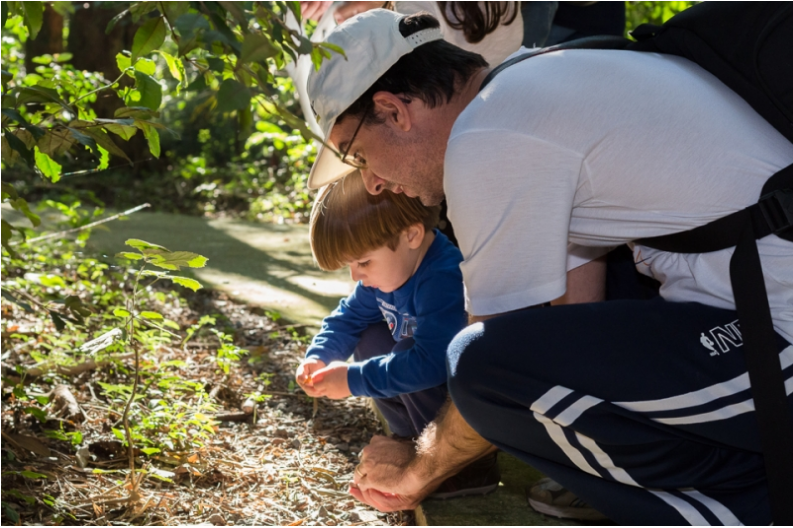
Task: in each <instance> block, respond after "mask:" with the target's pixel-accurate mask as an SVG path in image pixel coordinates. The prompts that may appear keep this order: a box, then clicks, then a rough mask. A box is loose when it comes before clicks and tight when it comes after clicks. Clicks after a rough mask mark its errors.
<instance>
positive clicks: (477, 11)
mask: <svg viewBox="0 0 793 528" xmlns="http://www.w3.org/2000/svg"><path fill="white" fill-rule="evenodd" d="M332 3H333V2H301V3H300V5H301V9H302V10H303V16H304V17H305V18H318V17H320V16H321V15H322V14H323V13H324V12H325V11H326V10H327V9H328V7H330V4H332ZM382 7H385V8H389V9H393V10H394V11H396V12H397V13H402V14H404V15H412V14H415V13H419V12H426V13H429V14H431V15H432V16H433V17H435V18H436V19H438V20H439V21H440V23H441V25H440V29H441V33H442V34H443V38H444V39H445V40H446V41H448V42H450V43H451V44H454V45H455V46H459V47H461V48H463V49H465V50H468V51H471V52H473V53H478V54H480V55H482V56H483V57H484V58H485V60H486V61H487V62H488V64H491V65H497V64H500V63H501V62H502V61H503V60H504V59H506V58H507V57H508V56H509V55H511V54H512V53H514V52H515V51H517V50H518V49H519V48H520V46H521V43H522V42H523V20H522V18H521V13H520V2H340V5H339V6H338V7H337V8H336V11H335V12H334V13H333V16H334V18H335V19H336V22H337V23H338V24H341V23H342V22H344V21H345V20H347V19H349V18H351V17H353V16H355V15H358V14H360V13H363V12H365V11H369V10H371V9H376V8H382Z"/></svg>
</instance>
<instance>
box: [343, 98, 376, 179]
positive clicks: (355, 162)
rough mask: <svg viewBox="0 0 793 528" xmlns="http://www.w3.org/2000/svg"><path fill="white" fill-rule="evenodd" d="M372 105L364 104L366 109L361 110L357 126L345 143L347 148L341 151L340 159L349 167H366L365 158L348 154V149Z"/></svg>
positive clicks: (349, 149)
mask: <svg viewBox="0 0 793 528" xmlns="http://www.w3.org/2000/svg"><path fill="white" fill-rule="evenodd" d="M372 106H373V105H371V104H370V105H367V106H366V109H365V110H364V111H363V115H362V116H361V120H360V121H359V122H358V126H357V127H355V132H353V133H352V137H351V138H350V142H349V143H347V148H346V149H344V152H342V153H341V161H342V162H343V163H346V164H347V165H349V166H350V167H355V168H356V169H359V170H361V169H365V168H366V160H364V159H359V158H357V157H356V155H355V154H353V155H352V156H350V151H351V150H352V144H353V143H354V142H355V138H356V137H357V136H358V132H359V131H360V130H361V127H362V126H363V122H364V121H366V118H367V117H368V116H369V111H370V110H371V109H372Z"/></svg>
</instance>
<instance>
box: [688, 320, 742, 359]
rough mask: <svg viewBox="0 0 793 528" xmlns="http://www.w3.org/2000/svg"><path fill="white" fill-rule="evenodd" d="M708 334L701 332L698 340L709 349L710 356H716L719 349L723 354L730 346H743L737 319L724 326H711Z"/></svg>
mask: <svg viewBox="0 0 793 528" xmlns="http://www.w3.org/2000/svg"><path fill="white" fill-rule="evenodd" d="M708 334H709V335H705V333H704V332H702V333H701V334H700V338H699V342H700V343H702V346H704V347H705V348H707V349H708V350H709V351H710V355H711V356H718V355H719V351H721V353H722V354H725V353H727V352H729V351H730V347H733V348H738V347H740V346H743V336H742V335H741V325H740V323H739V322H738V319H736V320H735V321H733V322H731V323H729V324H726V325H724V326H717V327H715V328H711V329H710V331H709V332H708ZM717 347H718V350H717Z"/></svg>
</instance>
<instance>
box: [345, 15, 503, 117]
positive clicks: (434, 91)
mask: <svg viewBox="0 0 793 528" xmlns="http://www.w3.org/2000/svg"><path fill="white" fill-rule="evenodd" d="M437 27H440V24H439V23H438V20H437V19H435V18H434V17H433V16H431V15H429V14H427V13H417V14H415V15H410V16H408V17H405V18H403V19H402V20H401V21H400V22H399V32H400V33H401V34H402V36H403V37H408V36H410V35H412V34H413V33H416V32H418V31H421V30H422V29H431V28H437ZM487 66H488V64H487V61H486V60H485V59H484V58H483V57H482V56H481V55H478V54H476V53H471V52H470V51H465V50H463V49H460V48H458V47H457V46H454V45H452V44H449V43H448V42H446V41H445V40H436V41H433V42H429V43H427V44H422V45H421V46H419V47H417V48H416V49H414V50H413V51H412V52H411V53H408V54H407V55H403V56H402V57H401V58H400V59H399V60H398V61H397V62H396V63H395V64H394V65H393V66H391V68H389V70H388V71H387V72H385V73H384V74H383V75H382V76H381V77H380V78H379V79H377V81H375V83H374V84H373V85H372V86H371V87H370V88H369V89H368V90H366V92H364V94H363V95H362V96H361V97H359V98H358V100H357V101H355V102H354V103H353V104H351V105H350V107H349V108H348V109H347V110H345V111H344V112H343V113H342V114H341V115H340V116H339V119H338V121H337V122H341V121H343V120H344V119H346V118H347V117H358V118H360V116H361V115H362V114H363V113H364V112H365V111H366V109H367V108H368V107H369V106H370V105H371V104H372V97H373V96H374V94H375V93H377V92H381V91H385V92H391V93H393V94H404V95H405V96H407V97H415V98H417V99H420V100H421V101H423V102H424V103H425V104H426V105H427V106H429V107H430V108H433V107H435V106H438V105H440V104H443V103H448V102H449V101H450V100H451V98H452V97H453V96H454V92H455V88H457V87H459V86H460V85H462V84H464V83H465V82H467V81H468V79H470V78H471V76H472V75H473V74H474V73H475V72H476V71H477V70H479V69H481V68H487ZM366 122H367V123H368V124H369V123H378V122H382V121H381V120H380V119H378V117H377V116H376V115H373V113H372V112H370V113H369V114H367V120H366Z"/></svg>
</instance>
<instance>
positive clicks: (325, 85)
mask: <svg viewBox="0 0 793 528" xmlns="http://www.w3.org/2000/svg"><path fill="white" fill-rule="evenodd" d="M405 16H406V15H401V14H399V13H395V12H394V11H388V10H386V9H373V10H371V11H366V12H365V13H361V14H359V15H357V16H355V17H352V18H350V19H348V20H346V21H345V22H344V23H343V24H341V25H339V26H338V27H336V28H335V29H334V30H333V31H331V32H330V33H329V34H328V37H327V38H326V39H325V41H326V42H328V43H330V44H335V45H337V46H339V47H340V48H342V49H343V50H344V54H345V56H342V55H340V54H338V53H333V54H332V56H331V58H330V59H327V60H325V61H323V62H322V65H321V66H320V69H319V71H315V70H313V71H312V72H311V74H310V75H309V77H308V96H309V99H310V100H311V108H312V109H313V110H314V113H315V114H316V117H317V121H318V122H319V126H320V127H321V128H322V135H323V138H324V140H325V141H326V142H327V141H328V137H329V136H330V131H331V129H332V128H333V125H335V124H336V119H338V117H339V116H340V115H341V114H342V113H343V112H344V111H345V110H347V109H348V108H349V107H350V106H351V105H352V104H353V103H354V102H355V101H357V100H358V98H359V97H361V96H362V95H363V94H364V92H366V90H368V89H369V88H370V87H371V86H372V85H373V84H374V83H375V82H376V81H377V79H379V78H380V77H381V76H382V75H383V74H384V73H385V72H387V71H388V70H389V68H391V66H393V65H394V64H396V62H397V61H398V60H399V59H400V57H402V56H403V55H407V54H408V53H410V52H411V51H413V50H414V49H416V48H417V47H418V46H421V45H422V44H426V43H427V42H432V41H435V40H441V39H442V38H443V35H442V34H441V30H440V29H438V28H431V29H423V30H421V31H417V32H416V33H414V34H412V35H410V36H408V37H403V36H402V34H401V33H400V32H399V22H400V20H402V19H403V18H405ZM354 170H356V169H355V167H351V166H350V165H346V164H345V163H343V162H342V161H341V159H340V158H339V156H338V154H337V153H336V152H334V151H333V149H330V148H327V147H325V146H324V145H323V146H321V147H320V149H319V153H318V154H317V159H316V161H315V162H314V166H313V167H311V174H310V175H309V177H308V188H309V189H319V188H320V187H322V186H323V185H327V184H328V183H331V182H334V181H336V180H339V179H341V178H343V177H344V176H346V175H347V174H349V173H350V172H352V171H354Z"/></svg>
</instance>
